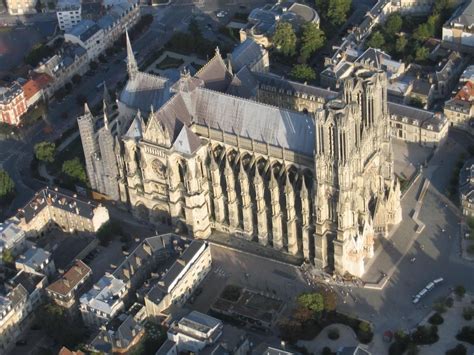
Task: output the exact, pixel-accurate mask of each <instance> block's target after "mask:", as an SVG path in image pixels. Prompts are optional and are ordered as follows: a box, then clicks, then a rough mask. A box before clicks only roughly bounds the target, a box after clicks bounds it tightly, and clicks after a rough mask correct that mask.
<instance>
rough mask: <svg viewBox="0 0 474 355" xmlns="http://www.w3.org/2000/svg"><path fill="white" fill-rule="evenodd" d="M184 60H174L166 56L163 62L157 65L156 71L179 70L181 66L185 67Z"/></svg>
mask: <svg viewBox="0 0 474 355" xmlns="http://www.w3.org/2000/svg"><path fill="white" fill-rule="evenodd" d="M183 63H184V60H182V59H180V58H173V57H170V56H168V55H167V56H166V57H165V58H164V59H163V60H162V61H161V62H159V63H158V64H157V65H156V69H162V70H164V69H174V68H179V67H180V66H181V65H183Z"/></svg>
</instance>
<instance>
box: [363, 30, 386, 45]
mask: <svg viewBox="0 0 474 355" xmlns="http://www.w3.org/2000/svg"><path fill="white" fill-rule="evenodd" d="M384 44H385V38H384V36H383V34H382V33H380V31H375V32H374V33H372V35H371V36H370V39H369V40H368V41H367V47H372V48H382V47H383V45H384Z"/></svg>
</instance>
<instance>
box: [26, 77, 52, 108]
mask: <svg viewBox="0 0 474 355" xmlns="http://www.w3.org/2000/svg"><path fill="white" fill-rule="evenodd" d="M52 81H53V78H51V77H50V76H49V75H48V74H45V73H41V74H37V75H35V76H34V77H33V78H31V79H30V80H28V81H27V82H26V83H25V84H23V91H24V92H25V98H26V100H27V101H28V100H29V99H30V98H31V97H33V96H34V95H35V94H36V93H37V92H38V91H40V90H41V89H43V88H45V87H46V86H47V85H48V84H49V83H50V82H52Z"/></svg>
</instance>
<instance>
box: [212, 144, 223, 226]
mask: <svg viewBox="0 0 474 355" xmlns="http://www.w3.org/2000/svg"><path fill="white" fill-rule="evenodd" d="M210 159H211V181H212V191H213V196H214V215H215V218H216V222H218V223H223V222H224V219H225V205H224V195H223V193H222V186H221V173H220V170H219V165H218V164H217V161H216V158H214V155H213V154H212V153H211V156H210Z"/></svg>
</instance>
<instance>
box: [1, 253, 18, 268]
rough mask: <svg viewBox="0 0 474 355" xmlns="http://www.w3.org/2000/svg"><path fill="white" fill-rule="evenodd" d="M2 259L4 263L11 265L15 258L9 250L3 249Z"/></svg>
mask: <svg viewBox="0 0 474 355" xmlns="http://www.w3.org/2000/svg"><path fill="white" fill-rule="evenodd" d="M2 260H3V262H4V263H5V265H13V264H14V263H15V258H14V257H13V254H12V252H11V250H9V249H5V250H4V251H3V253H2Z"/></svg>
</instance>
